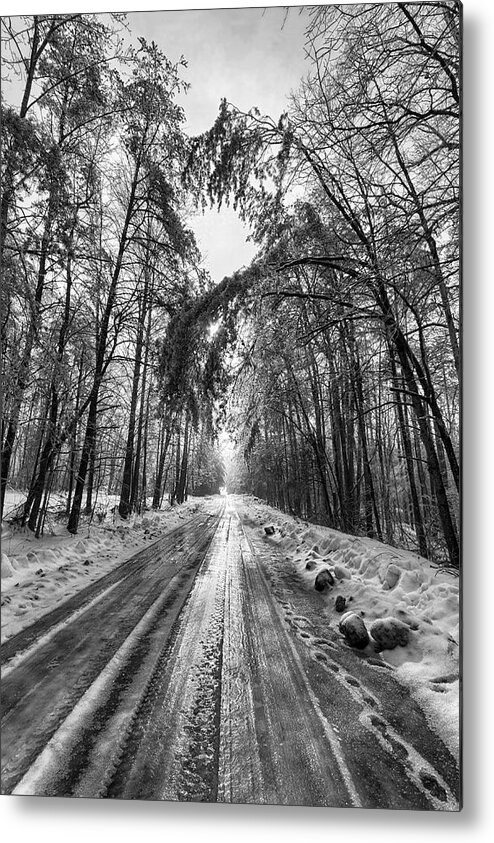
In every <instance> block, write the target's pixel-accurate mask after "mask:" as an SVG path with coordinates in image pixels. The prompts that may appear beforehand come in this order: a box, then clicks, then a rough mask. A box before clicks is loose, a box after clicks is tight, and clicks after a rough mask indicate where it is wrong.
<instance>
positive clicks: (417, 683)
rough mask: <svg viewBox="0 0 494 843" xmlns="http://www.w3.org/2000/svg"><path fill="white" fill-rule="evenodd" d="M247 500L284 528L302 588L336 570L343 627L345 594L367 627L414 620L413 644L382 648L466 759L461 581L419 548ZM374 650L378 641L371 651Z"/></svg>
mask: <svg viewBox="0 0 494 843" xmlns="http://www.w3.org/2000/svg"><path fill="white" fill-rule="evenodd" d="M244 500H245V501H246V500H248V501H249V510H250V512H251V513H252V515H253V517H254V520H255V521H256V522H257V523H258V524H259V526H265V525H273V526H274V527H275V528H276V529H275V533H274V535H273V536H272V537H271V539H270V540H271V541H273V543H274V544H275V545H277V546H278V548H279V549H280V550H281V551H282V552H283V554H284V555H285V559H286V561H287V563H288V564H290V563H292V564H293V565H294V566H295V567H296V569H297V571H298V573H299V575H300V579H301V587H305V588H307V589H311V590H313V589H314V581H315V578H316V576H317V574H318V572H319V571H321V570H322V569H324V568H328V569H329V570H330V571H331V573H332V574H333V575H334V579H335V585H334V587H333V588H331V589H329V590H328V591H327V592H326V593H325V595H324V600H325V604H326V606H325V608H326V611H327V615H328V623H330V624H331V625H333V626H334V627H336V628H338V624H339V621H340V619H341V615H340V614H338V613H337V612H336V610H335V599H336V597H337V596H338V595H341V596H342V597H345V598H346V602H347V608H348V609H349V610H351V611H352V612H355V613H356V614H358V615H360V616H361V617H362V618H363V620H364V623H365V624H366V627H367V629H370V626H371V624H372V622H373V621H375V620H378V619H382V618H389V617H391V618H396V619H397V620H399V621H401V622H403V623H405V624H406V625H407V627H408V629H409V643H408V644H407V645H406V646H397V647H395V648H394V649H385V650H382V652H381V654H380V655H381V658H383V659H384V661H386V662H388V663H389V664H391V665H393V666H394V667H395V669H396V677H397V678H398V679H399V680H400V681H401V682H402V683H403V684H405V685H406V686H407V687H408V688H409V689H410V692H411V693H412V695H413V697H414V698H415V700H416V701H417V703H418V704H419V705H420V706H421V708H422V709H423V711H424V713H425V714H426V717H427V719H428V721H429V723H430V725H431V727H432V728H433V729H434V730H435V731H436V733H438V734H439V735H440V736H441V737H442V739H443V741H444V742H445V744H446V746H448V748H449V749H450V751H451V752H452V753H453V755H454V756H455V757H458V754H459V735H460V728H459V696H460V676H459V665H460V659H459V644H460V595H459V579H458V578H455V577H454V576H452V575H451V574H448V573H445V572H442V571H438V570H437V569H436V568H434V567H433V566H432V565H431V564H430V563H429V562H428V561H427V560H426V559H423V558H422V557H420V556H418V555H417V554H416V553H411V552H409V551H405V550H398V549H396V548H394V547H390V546H388V545H385V544H381V543H380V542H378V541H375V540H373V539H368V538H356V537H355V536H350V535H345V534H344V533H340V532H338V531H336V530H332V529H330V528H329V527H320V526H315V525H312V524H307V523H306V522H304V521H301V520H300V519H297V518H292V517H290V516H287V515H285V514H284V513H282V512H280V511H279V510H277V509H273V508H271V507H269V506H267V505H266V504H264V503H263V502H262V501H260V500H258V499H256V498H250V499H245V498H244ZM308 563H309V568H310V570H307V568H306V565H307V564H308ZM372 649H373V642H372V641H371V643H370V644H369V645H368V648H366V652H367V650H369V653H370V652H371V651H372Z"/></svg>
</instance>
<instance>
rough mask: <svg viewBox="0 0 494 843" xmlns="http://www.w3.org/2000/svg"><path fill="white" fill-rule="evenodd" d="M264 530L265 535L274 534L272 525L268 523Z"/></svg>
mask: <svg viewBox="0 0 494 843" xmlns="http://www.w3.org/2000/svg"><path fill="white" fill-rule="evenodd" d="M264 532H265V533H266V535H267V536H273V535H274V527H273V525H272V524H270V525H269V527H264Z"/></svg>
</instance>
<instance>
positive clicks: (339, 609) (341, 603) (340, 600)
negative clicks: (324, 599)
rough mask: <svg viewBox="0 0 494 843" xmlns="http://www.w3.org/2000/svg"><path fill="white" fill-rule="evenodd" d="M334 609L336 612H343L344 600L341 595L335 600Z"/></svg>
mask: <svg viewBox="0 0 494 843" xmlns="http://www.w3.org/2000/svg"><path fill="white" fill-rule="evenodd" d="M334 607H335V609H336V611H337V612H343V611H344V610H345V608H346V598H345V597H342V596H341V594H338V597H337V598H336V600H335V604H334Z"/></svg>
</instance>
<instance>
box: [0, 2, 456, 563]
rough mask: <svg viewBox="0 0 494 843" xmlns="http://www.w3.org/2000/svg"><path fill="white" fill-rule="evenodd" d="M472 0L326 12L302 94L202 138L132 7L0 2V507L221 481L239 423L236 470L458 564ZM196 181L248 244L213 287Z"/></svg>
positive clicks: (231, 480) (219, 125)
mask: <svg viewBox="0 0 494 843" xmlns="http://www.w3.org/2000/svg"><path fill="white" fill-rule="evenodd" d="M460 15H461V10H460V8H459V7H458V5H456V4H455V3H450V2H444V3H435V4H406V3H393V4H384V5H379V4H378V5H350V6H346V5H341V6H324V7H313V8H311V9H310V11H308V18H307V20H308V24H307V33H306V51H307V74H306V77H305V78H304V79H303V80H301V83H300V87H299V89H298V90H297V91H295V92H294V93H293V94H292V97H291V100H290V102H289V104H288V107H287V110H286V112H285V113H284V114H282V115H281V117H278V116H276V118H274V117H270V116H265V115H262V114H261V113H260V112H259V111H258V110H257V109H256V108H255V104H253V107H252V109H251V110H250V111H249V112H248V113H242V112H240V111H239V110H238V109H237V108H236V107H235V104H230V103H227V102H226V101H224V100H223V101H222V102H221V105H220V109H219V114H218V117H217V120H216V122H215V124H214V125H213V126H212V127H211V129H210V130H209V131H207V132H205V133H204V134H203V135H201V136H200V137H196V138H189V137H187V135H186V134H185V132H184V130H183V123H184V114H183V112H182V109H181V108H180V107H179V106H178V105H177V102H176V97H177V94H178V92H179V91H181V90H183V89H184V83H183V82H182V81H181V75H180V72H181V66H180V64H178V65H177V66H175V65H173V64H171V63H170V62H169V60H168V59H167V58H166V57H165V56H164V55H163V54H162V53H161V52H160V50H159V49H158V47H157V46H156V45H155V44H154V43H153V44H147V43H146V42H145V41H143V40H142V39H141V40H140V41H139V43H138V45H137V46H136V47H135V48H129V47H128V46H126V44H127V39H126V38H125V37H124V33H125V28H124V27H125V20H124V17H123V16H112V17H109V16H105V17H104V18H102V17H99V16H91V15H74V16H48V15H46V16H38V17H33V18H25V19H20V18H12V19H8V18H5V19H3V28H2V48H3V60H2V61H3V74H4V76H7V77H8V78H9V79H10V81H11V82H12V84H14V81H15V85H16V90H17V91H18V92H19V90H20V94H19V93H18V94H17V97H16V101H18V102H20V106H18V107H16V108H14V107H13V106H11V105H9V104H8V102H7V95H6V96H5V98H4V99H3V100H2V126H3V128H2V134H3V156H2V168H3V170H2V187H3V190H2V206H1V261H2V274H3V283H2V320H3V321H2V355H3V356H2V366H3V387H4V396H5V398H4V406H3V414H2V472H1V473H2V509H3V504H4V494H5V491H6V489H8V488H15V489H22V490H24V491H25V492H26V501H25V504H24V505H23V507H22V512H21V513H20V514H19V513H18V514H17V515H18V517H19V518H20V520H21V522H22V523H23V524H26V525H28V527H29V529H31V530H33V531H35V533H36V534H37V535H39V534H41V533H42V531H43V525H44V520H45V516H46V510H47V507H48V505H49V499H50V494H52V493H54V492H55V491H56V492H63V493H64V495H65V500H66V507H65V515H66V519H67V526H68V529H69V531H70V532H73V533H75V532H77V530H78V529H79V527H80V523H81V519H87V518H88V517H92V514H93V512H94V510H95V507H97V502H98V495H101V494H102V492H103V491H104V492H105V493H106V494H115V495H117V496H118V498H119V512H120V515H121V516H122V517H124V518H126V517H128V516H129V515H130V514H131V513H132V512H135V511H140V510H141V509H142V507H143V506H146V505H147V506H153V507H159V506H160V505H161V502H162V500H163V498H164V496H166V497H167V498H169V499H170V500H171V501H172V502H174V501H177V502H182V501H183V500H184V499H185V498H186V496H187V494H194V493H195V494H209V493H212V492H215V491H218V489H219V487H220V486H221V485H222V484H223V483H224V471H225V469H224V466H223V463H222V458H221V449H220V447H219V444H218V432H219V430H220V429H221V428H222V427H223V428H224V427H226V428H227V429H228V431H229V433H230V436H231V438H232V439H233V441H234V442H235V444H236V457H235V460H234V465H233V466H230V468H229V477H228V490H229V491H241V492H250V493H253V494H255V495H257V496H259V497H261V498H263V499H265V500H267V501H268V502H269V503H270V504H273V505H275V506H277V507H279V508H281V509H283V510H285V511H287V512H290V513H292V514H294V515H298V516H301V517H303V518H305V519H309V520H313V521H315V522H318V523H323V524H328V525H331V526H333V527H335V528H337V529H341V530H343V531H345V532H348V533H352V534H355V535H368V536H373V537H376V538H378V539H380V540H383V541H385V542H388V543H391V544H395V545H399V546H405V547H410V548H414V549H416V550H417V552H419V553H421V554H422V555H423V556H425V557H427V558H430V559H433V560H435V561H436V562H438V563H439V564H442V565H445V566H447V567H449V568H450V569H451V570H457V569H458V568H459V565H460V552H459V484H460V472H459V399H460V391H459V368H460V360H459V336H458V334H459V294H460V290H459V281H460V279H459V272H460V254H459V239H460V205H459V193H460V172H459V164H460V156H459V150H460V90H459V78H460V73H459V58H460V34H461V21H460ZM219 93H220V94H221V92H219ZM208 203H210V204H211V205H213V206H217V207H221V205H222V203H231V204H233V206H234V207H235V208H236V209H237V210H238V213H239V214H240V216H241V218H242V219H244V220H245V221H246V222H248V223H249V225H250V226H251V230H252V232H253V237H254V239H255V242H256V244H257V246H258V253H257V256H256V258H255V260H254V261H253V263H252V265H251V266H250V267H248V268H247V269H244V270H239V271H238V272H237V273H235V274H234V275H233V276H232V277H231V278H225V279H223V280H222V281H221V283H219V284H216V285H215V284H214V283H213V282H212V280H211V279H210V277H209V276H208V273H207V272H205V270H204V268H203V265H202V259H201V255H200V254H199V250H198V247H197V244H196V242H195V239H194V236H193V233H192V231H191V230H190V228H189V225H190V223H188V219H189V220H190V214H191V211H192V210H193V209H194V207H195V206H196V205H199V206H201V205H203V206H206V204H208Z"/></svg>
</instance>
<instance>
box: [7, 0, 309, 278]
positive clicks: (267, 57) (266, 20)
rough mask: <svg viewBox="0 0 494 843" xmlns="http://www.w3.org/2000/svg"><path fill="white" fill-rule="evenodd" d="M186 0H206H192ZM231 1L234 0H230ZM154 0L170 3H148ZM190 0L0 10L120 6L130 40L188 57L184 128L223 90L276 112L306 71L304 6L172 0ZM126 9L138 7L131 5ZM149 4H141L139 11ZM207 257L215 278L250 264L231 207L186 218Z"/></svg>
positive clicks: (39, 4)
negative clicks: (151, 43) (215, 4)
mask: <svg viewBox="0 0 494 843" xmlns="http://www.w3.org/2000/svg"><path fill="white" fill-rule="evenodd" d="M254 2H256V0H254ZM190 5H191V6H196V7H200V6H207V5H208V4H207V2H205V0H195V2H193V3H191V4H190ZM230 5H233V3H230ZM153 6H154V7H155V8H156V7H158V8H160V6H161V9H165V10H166V9H170V8H173V7H175V10H174V11H171V10H169V11H148V10H149V9H152V8H153ZM177 6H178V7H180V6H185V7H186V6H187V3H180V2H170V3H164V2H163V3H161V4H160V2H159V0H99V2H97V0H94V2H91V0H16V2H14V0H6V2H5V3H3V4H2V14H3V15H8V14H12V15H16V14H36V13H38V14H40V13H41V14H42V13H44V14H47V13H60V12H62V13H71V12H87V13H90V12H91V13H93V12H97V11H98V9H100V10H101V11H103V10H104V11H105V12H106V11H125V12H127V15H128V23H129V26H130V30H131V39H132V41H133V42H134V43H136V41H137V37H138V36H142V37H144V38H146V39H147V40H149V41H151V40H154V41H155V42H156V43H157V44H158V46H159V47H160V48H161V49H162V50H163V52H164V53H165V54H166V55H167V56H168V58H170V59H171V60H172V61H178V59H179V58H180V56H182V55H183V56H184V58H185V59H186V60H187V62H188V67H187V68H186V69H183V71H182V76H183V78H184V79H185V80H186V81H187V82H189V83H190V89H189V91H188V93H187V95H186V96H184V97H183V98H181V104H182V106H183V107H184V110H185V113H186V116H187V124H186V126H185V130H186V131H187V132H188V133H189V134H197V133H200V132H203V131H205V130H206V129H208V128H209V127H210V126H211V125H212V123H213V122H214V120H215V118H216V115H217V113H218V107H219V103H220V100H221V99H222V97H226V98H227V100H228V101H230V102H232V103H233V104H234V105H236V106H238V107H239V108H241V109H243V110H248V109H249V108H252V106H257V108H259V109H260V111H261V112H262V113H264V114H269V115H270V116H272V117H274V118H275V119H277V118H278V117H279V115H280V114H281V112H282V111H284V110H285V108H286V105H287V96H288V95H289V94H290V92H291V91H292V90H295V89H296V88H297V87H298V84H299V81H300V79H301V77H302V75H303V74H304V72H305V63H304V49H303V48H304V30H305V24H306V20H307V17H306V12H305V11H304V12H302V13H301V8H300V7H297V6H292V7H290V8H289V10H288V14H287V7H286V6H271V7H269V6H268V7H264V8H263V7H262V6H258V7H257V8H256V7H255V6H254V7H252V8H247V9H246V8H242V7H241V3H238V7H237V8H219V9H204V8H196V10H195V11H188V10H187V9H185V10H184V9H182V10H180V8H179V9H178V10H176V7H177ZM131 9H133V10H137V11H132V12H131V11H130V10H131ZM144 10H146V11H144ZM191 227H192V228H193V229H194V231H195V234H196V237H197V240H198V243H199V246H200V248H201V251H202V253H203V255H204V258H205V260H204V263H205V265H206V267H207V268H208V269H209V271H210V273H211V275H212V277H213V279H214V281H216V282H218V281H221V280H222V278H223V277H224V276H225V275H230V274H231V273H232V272H234V271H235V270H236V269H239V268H240V267H242V266H244V265H248V264H249V263H250V261H251V259H252V258H253V256H254V254H255V251H256V249H255V247H254V246H253V245H252V244H251V243H247V242H246V236H247V234H248V231H247V230H246V229H245V228H244V226H243V225H242V224H241V223H240V221H239V219H238V217H237V215H236V213H235V212H234V211H233V210H231V209H228V208H224V209H222V211H221V213H219V214H218V212H217V211H207V212H206V213H205V215H204V216H198V217H196V218H194V219H193V220H192V221H191Z"/></svg>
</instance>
